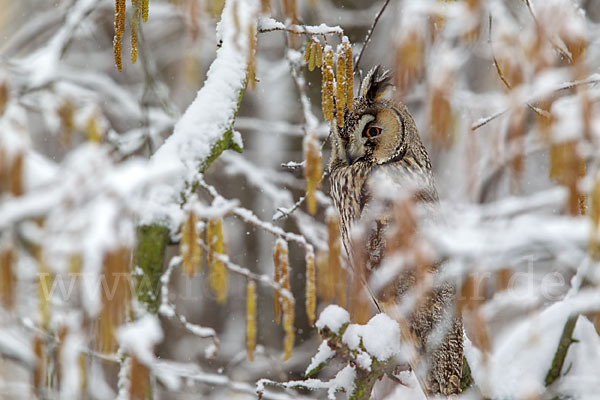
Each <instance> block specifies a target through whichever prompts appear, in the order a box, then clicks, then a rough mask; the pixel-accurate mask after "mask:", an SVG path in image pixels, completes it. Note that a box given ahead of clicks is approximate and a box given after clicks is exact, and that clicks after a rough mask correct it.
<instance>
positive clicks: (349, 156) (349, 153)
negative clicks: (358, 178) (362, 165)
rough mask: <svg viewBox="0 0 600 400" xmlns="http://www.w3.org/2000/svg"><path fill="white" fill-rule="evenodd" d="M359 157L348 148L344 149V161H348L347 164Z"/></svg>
mask: <svg viewBox="0 0 600 400" xmlns="http://www.w3.org/2000/svg"><path fill="white" fill-rule="evenodd" d="M359 158H360V154H357V153H353V152H352V151H350V150H348V151H346V162H347V163H348V165H352V164H354V162H355V161H356V160H358V159H359Z"/></svg>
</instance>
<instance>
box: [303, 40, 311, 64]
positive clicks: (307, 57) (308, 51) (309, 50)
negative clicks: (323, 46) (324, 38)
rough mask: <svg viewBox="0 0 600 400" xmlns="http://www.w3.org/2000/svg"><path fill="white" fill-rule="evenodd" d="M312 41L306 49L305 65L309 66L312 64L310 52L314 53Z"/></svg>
mask: <svg viewBox="0 0 600 400" xmlns="http://www.w3.org/2000/svg"><path fill="white" fill-rule="evenodd" d="M312 43H313V42H312V40H309V41H308V42H307V43H306V47H304V64H306V65H308V63H309V62H310V52H311V51H312Z"/></svg>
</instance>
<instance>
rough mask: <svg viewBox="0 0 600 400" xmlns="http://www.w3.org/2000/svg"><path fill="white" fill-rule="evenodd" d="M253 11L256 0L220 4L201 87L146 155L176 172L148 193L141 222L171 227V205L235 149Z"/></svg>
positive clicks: (237, 147) (174, 206) (239, 144)
mask: <svg viewBox="0 0 600 400" xmlns="http://www.w3.org/2000/svg"><path fill="white" fill-rule="evenodd" d="M257 15H258V2H257V1H256V0H239V1H233V0H230V1H227V2H226V3H225V7H224V9H223V13H222V17H221V21H220V22H219V25H218V27H217V37H218V38H219V39H220V41H221V42H220V43H221V47H220V48H219V49H218V50H217V58H216V59H215V60H214V61H213V63H212V64H211V66H210V69H209V70H208V73H207V78H206V81H205V82H204V86H203V87H202V89H200V91H198V94H197V96H196V99H195V100H194V101H193V102H192V104H190V106H189V107H188V108H187V110H186V111H185V113H184V114H183V116H182V117H181V119H180V120H179V121H178V122H177V123H176V124H175V128H174V131H173V134H172V135H171V136H169V138H168V139H167V140H166V142H165V143H164V144H163V145H162V146H161V147H160V148H159V149H158V150H157V152H156V153H155V154H154V156H153V157H152V160H151V161H152V162H153V163H154V164H157V165H163V164H166V165H169V164H173V163H175V164H176V165H178V166H179V169H180V175H179V176H178V177H177V179H174V180H173V182H171V184H170V185H169V186H163V187H161V188H160V190H158V191H157V192H156V193H154V194H153V196H152V197H153V198H152V201H151V204H150V206H149V209H148V212H147V213H146V215H145V217H144V219H143V221H142V224H145V225H149V224H152V223H157V222H158V223H161V224H163V225H168V226H170V227H171V228H172V229H171V230H172V231H174V230H176V229H177V228H176V227H177V226H178V223H176V222H177V221H173V219H174V217H177V216H180V212H177V210H176V209H178V208H179V203H180V200H181V196H182V194H184V193H185V192H186V191H187V190H189V189H190V188H191V186H192V185H193V184H194V182H195V181H196V179H197V177H198V175H199V174H200V173H202V172H204V171H206V169H207V168H208V167H209V166H210V164H211V163H212V162H213V161H214V160H215V159H216V158H217V157H218V156H219V155H220V154H221V153H222V152H223V151H224V150H227V149H234V150H236V151H241V149H242V142H241V137H240V136H239V134H237V133H236V132H235V131H234V130H233V123H234V120H235V116H236V114H237V110H238V107H239V104H240V101H241V96H242V94H243V92H244V89H245V86H246V71H247V67H248V51H247V50H246V49H248V47H249V46H250V42H251V41H252V40H253V37H251V34H252V33H253V32H256V25H255V24H256V17H257Z"/></svg>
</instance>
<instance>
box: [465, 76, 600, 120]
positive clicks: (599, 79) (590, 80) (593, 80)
mask: <svg viewBox="0 0 600 400" xmlns="http://www.w3.org/2000/svg"><path fill="white" fill-rule="evenodd" d="M598 83H600V74H594V75H591V76H589V77H587V78H586V79H582V80H578V81H573V82H567V83H564V84H562V85H560V86H558V87H557V88H555V89H553V90H551V91H549V92H548V93H556V92H561V91H563V90H569V89H573V88H575V87H578V86H582V85H595V84H598ZM548 93H544V95H538V96H537V97H535V98H532V99H530V100H528V101H525V102H523V103H521V104H527V103H535V102H536V101H538V100H539V98H540V97H545V96H547V94H548ZM518 105H520V104H518ZM515 106H517V104H513V105H511V106H510V107H507V108H505V109H504V110H501V111H497V112H495V113H494V114H492V115H490V116H488V117H485V118H481V119H480V120H479V121H477V122H476V123H474V124H473V125H471V130H472V131H476V130H477V129H479V128H481V127H482V126H484V125H487V124H488V123H489V122H491V121H493V120H495V119H496V118H498V117H500V116H502V115H504V114H506V113H507V112H509V111H510V110H511V109H513V108H514V107H515Z"/></svg>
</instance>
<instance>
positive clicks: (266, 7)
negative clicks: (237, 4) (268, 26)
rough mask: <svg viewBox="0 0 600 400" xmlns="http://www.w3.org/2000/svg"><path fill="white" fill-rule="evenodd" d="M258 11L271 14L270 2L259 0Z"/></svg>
mask: <svg viewBox="0 0 600 400" xmlns="http://www.w3.org/2000/svg"><path fill="white" fill-rule="evenodd" d="M260 12H261V13H263V14H271V2H270V1H269V0H260Z"/></svg>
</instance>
